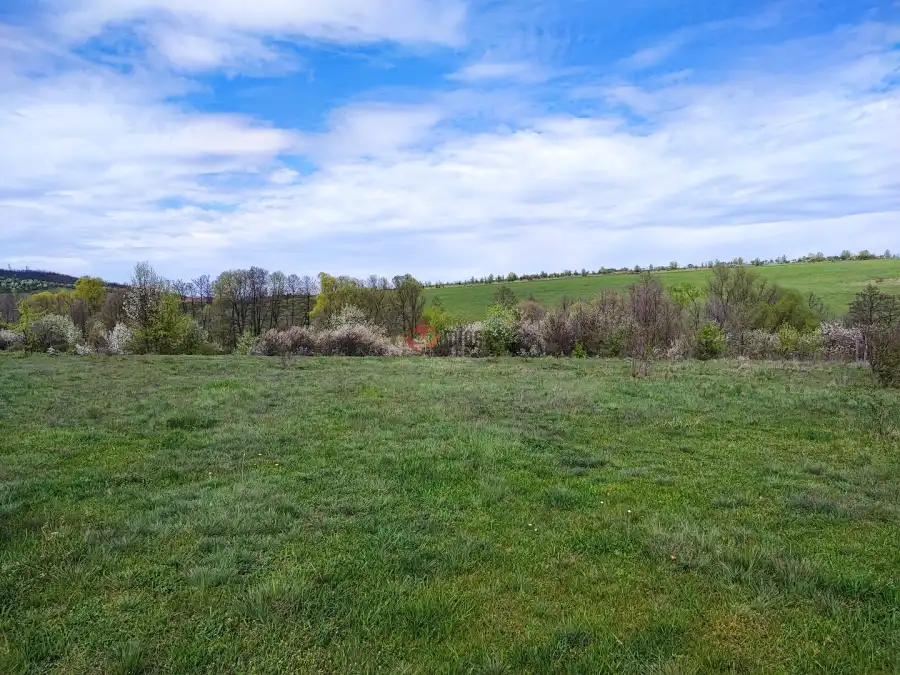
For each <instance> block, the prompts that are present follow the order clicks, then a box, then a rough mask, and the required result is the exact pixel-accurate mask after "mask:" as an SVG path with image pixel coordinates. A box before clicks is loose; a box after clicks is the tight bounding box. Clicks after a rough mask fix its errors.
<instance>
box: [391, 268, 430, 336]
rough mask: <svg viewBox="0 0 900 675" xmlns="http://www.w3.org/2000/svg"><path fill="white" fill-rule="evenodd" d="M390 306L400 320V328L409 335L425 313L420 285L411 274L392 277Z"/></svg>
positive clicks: (423, 297)
mask: <svg viewBox="0 0 900 675" xmlns="http://www.w3.org/2000/svg"><path fill="white" fill-rule="evenodd" d="M391 304H392V306H393V308H394V311H396V313H397V317H398V319H399V320H400V328H401V330H402V331H403V333H405V334H411V333H412V332H413V330H414V329H415V327H416V326H417V325H418V324H419V320H420V319H421V318H422V312H424V311H425V296H424V295H423V294H422V284H421V283H419V281H417V280H416V278H415V277H413V276H412V275H411V274H404V275H403V276H396V277H394V292H393V293H392V294H391Z"/></svg>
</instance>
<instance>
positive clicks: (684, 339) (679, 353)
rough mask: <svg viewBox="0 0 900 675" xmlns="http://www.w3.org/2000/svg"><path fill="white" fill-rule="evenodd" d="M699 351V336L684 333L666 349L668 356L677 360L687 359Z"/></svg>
mask: <svg viewBox="0 0 900 675" xmlns="http://www.w3.org/2000/svg"><path fill="white" fill-rule="evenodd" d="M696 353H697V336H696V335H682V336H681V337H678V338H676V339H675V342H673V343H672V345H671V346H670V347H669V349H668V350H667V351H666V358H667V359H672V360H675V361H686V360H688V359H692V358H694V355H695V354H696Z"/></svg>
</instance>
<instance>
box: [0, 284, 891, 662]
mask: <svg viewBox="0 0 900 675" xmlns="http://www.w3.org/2000/svg"><path fill="white" fill-rule="evenodd" d="M823 269H825V268H823ZM628 372H629V368H628V364H627V363H625V362H621V361H598V360H586V361H579V360H562V361H558V360H553V359H541V360H527V359H518V360H513V359H503V360H496V361H494V360H469V361H463V360H454V359H424V358H420V359H396V360H391V359H382V360H378V359H358V360H351V359H338V358H332V359H308V360H298V361H296V362H293V363H282V362H281V361H279V360H277V359H270V360H264V359H250V358H240V357H235V358H200V357H198V358H190V357H187V358H178V357H148V358H139V357H133V358H97V359H93V358H83V359H77V358H65V357H57V358H52V357H31V358H13V357H10V356H0V672H2V673H4V674H5V673H15V672H20V671H21V672H25V671H27V672H54V673H66V674H69V673H107V672H109V673H134V672H151V673H172V672H176V673H187V672H190V673H195V672H211V673H275V672H282V673H314V672H321V673H326V672H335V673H364V672H402V673H432V672H436V673H563V672H568V673H586V674H587V673H590V674H594V673H641V674H644V673H660V674H662V673H667V674H675V673H720V672H733V673H896V672H900V614H898V609H897V608H898V605H900V546H898V542H900V462H898V461H897V453H898V449H900V399H898V396H897V394H896V393H892V392H885V391H879V390H875V389H873V388H872V385H871V382H870V378H869V375H868V374H867V373H866V372H865V371H864V370H862V369H859V368H856V367H838V366H803V365H794V364H767V363H752V364H750V363H743V364H741V363H738V362H718V363H707V364H702V363H684V364H680V363H665V364H659V365H658V366H657V368H656V370H655V372H654V375H653V377H651V378H650V379H645V380H638V381H635V380H632V379H630V378H629V377H628V375H627V374H628Z"/></svg>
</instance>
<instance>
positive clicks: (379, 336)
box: [318, 324, 410, 356]
mask: <svg viewBox="0 0 900 675" xmlns="http://www.w3.org/2000/svg"><path fill="white" fill-rule="evenodd" d="M318 337H319V340H318V343H319V346H320V349H321V353H322V354H323V355H325V356H403V355H404V354H407V353H410V352H409V350H408V349H404V348H403V347H399V346H397V345H395V344H392V343H391V342H390V341H389V340H388V339H387V338H386V337H385V335H384V331H383V330H381V329H379V328H376V327H374V326H369V325H364V324H348V325H345V326H341V327H340V328H335V329H333V330H327V331H323V332H322V333H321V334H320V335H319V336H318Z"/></svg>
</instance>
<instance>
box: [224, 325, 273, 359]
mask: <svg viewBox="0 0 900 675" xmlns="http://www.w3.org/2000/svg"><path fill="white" fill-rule="evenodd" d="M258 342H259V341H258V340H257V339H256V338H254V337H253V334H252V333H250V331H244V332H243V333H241V335H240V336H239V337H238V339H237V341H236V342H235V345H234V353H235V354H238V355H240V356H247V355H248V354H252V355H254V356H262V354H258V353H256V349H257V347H258ZM272 356H274V354H273V355H272Z"/></svg>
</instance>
